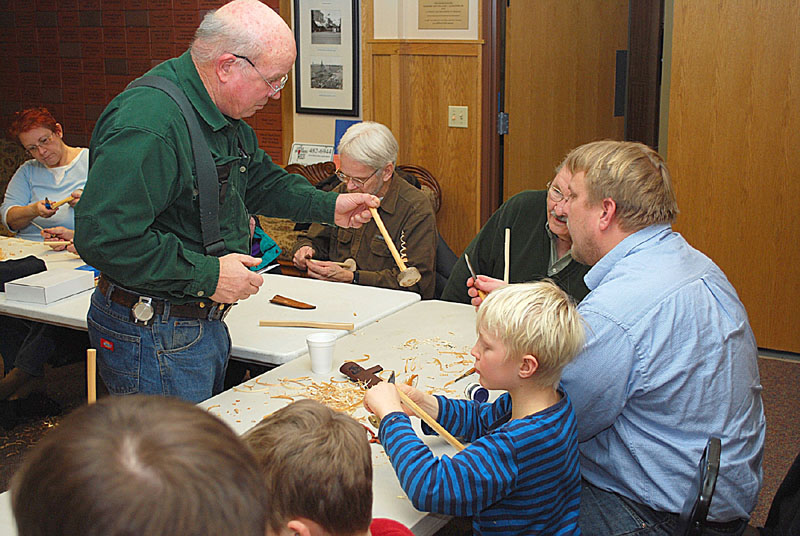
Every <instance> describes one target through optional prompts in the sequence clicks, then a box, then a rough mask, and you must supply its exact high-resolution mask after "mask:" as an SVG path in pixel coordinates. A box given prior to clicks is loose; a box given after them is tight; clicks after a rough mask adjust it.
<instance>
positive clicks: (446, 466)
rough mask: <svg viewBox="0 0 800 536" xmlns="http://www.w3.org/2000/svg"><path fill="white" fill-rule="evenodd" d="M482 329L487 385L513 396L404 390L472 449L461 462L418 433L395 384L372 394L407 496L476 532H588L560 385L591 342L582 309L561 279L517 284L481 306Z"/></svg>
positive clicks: (479, 352)
mask: <svg viewBox="0 0 800 536" xmlns="http://www.w3.org/2000/svg"><path fill="white" fill-rule="evenodd" d="M477 331H478V340H477V342H476V343H475V346H474V347H473V348H472V355H473V356H474V357H475V368H476V371H477V373H478V374H479V375H480V382H481V384H482V385H483V386H484V387H486V388H488V389H497V390H503V391H506V393H504V394H502V395H500V397H498V398H497V400H496V401H495V402H491V403H489V402H487V403H480V402H475V401H469V400H454V399H449V398H446V397H443V396H432V395H428V394H425V393H423V392H422V391H419V390H417V389H414V388H412V387H408V386H404V385H402V386H401V385H398V386H397V388H400V389H403V391H405V392H406V394H408V395H409V396H410V397H411V398H412V399H413V400H414V401H415V402H416V403H417V404H419V405H420V406H421V407H422V408H423V409H424V410H425V411H426V412H428V413H429V414H430V415H431V416H433V417H434V418H435V419H436V420H437V421H438V422H439V423H440V424H441V425H442V426H443V427H444V428H445V429H447V430H448V431H449V432H451V433H452V434H454V435H456V436H459V437H462V438H464V439H465V440H466V441H469V442H471V443H472V444H471V445H469V446H467V448H465V449H464V450H463V451H461V452H459V453H458V454H456V455H455V456H452V457H450V456H442V457H441V458H438V459H437V458H436V457H435V456H434V455H433V453H432V452H431V451H430V449H429V448H428V447H427V446H426V445H425V444H424V443H423V442H422V440H420V439H419V438H418V437H417V436H416V434H415V433H414V430H413V428H412V427H411V421H410V420H409V418H408V415H411V414H412V413H410V411H409V410H406V409H405V408H404V407H403V406H402V405H401V402H400V397H399V395H398V394H397V391H396V387H395V386H394V385H391V384H388V383H385V382H383V383H380V384H378V385H376V386H375V387H373V388H372V389H370V390H369V391H368V392H367V395H366V397H365V400H364V401H365V405H366V406H367V409H369V410H370V411H372V412H373V413H375V414H376V415H377V416H378V417H380V418H381V425H380V440H381V443H382V444H383V446H384V448H385V449H386V453H387V454H388V455H389V458H390V459H391V462H392V465H393V466H394V468H395V471H396V472H397V476H398V478H399V479H400V483H401V485H402V486H403V489H404V490H405V491H406V493H407V494H408V496H409V498H410V499H411V501H412V503H413V504H414V506H415V507H416V508H418V509H420V510H423V511H427V512H435V513H440V514H447V515H454V516H472V517H473V530H474V532H475V533H476V534H560V535H561V534H580V531H579V529H578V512H579V502H580V487H581V482H580V470H579V466H578V440H577V434H576V427H575V416H574V413H573V411H572V404H571V403H570V400H569V397H568V396H567V395H566V393H565V392H564V391H563V390H562V389H561V388H560V387H559V380H560V377H561V370H562V369H563V368H564V366H565V365H566V364H567V363H568V362H569V361H570V360H571V359H572V358H573V357H574V356H575V355H576V354H577V353H578V352H579V351H580V349H581V347H582V345H583V340H584V333H583V326H582V322H581V319H580V316H579V315H578V313H577V310H576V308H575V305H574V303H573V302H572V301H571V299H570V298H569V297H568V296H567V295H566V294H565V293H564V291H563V290H561V289H559V288H558V287H557V286H556V285H555V284H554V283H552V282H551V281H540V282H537V283H524V284H517V285H510V286H508V287H505V288H503V289H500V290H498V291H495V292H493V293H492V294H490V295H489V297H488V298H487V299H486V300H485V301H484V302H483V304H482V305H481V306H480V308H479V309H478V318H477ZM423 429H424V430H425V431H426V433H430V429H429V428H427V427H426V426H423Z"/></svg>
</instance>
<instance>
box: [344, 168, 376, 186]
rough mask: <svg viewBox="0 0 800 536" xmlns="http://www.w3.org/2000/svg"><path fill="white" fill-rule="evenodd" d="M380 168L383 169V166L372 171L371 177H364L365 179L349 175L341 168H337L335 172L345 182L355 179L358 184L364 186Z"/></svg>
mask: <svg viewBox="0 0 800 536" xmlns="http://www.w3.org/2000/svg"><path fill="white" fill-rule="evenodd" d="M379 169H381V168H378V169H376V170H375V171H373V172H372V173H370V174H369V177H364V178H363V179H361V178H358V177H353V176H352V175H347V174H346V173H345V172H343V171H342V170H341V169H337V170H336V172H335V173H336V176H337V177H339V180H340V181H342V182H344V183H348V182H350V181H353V182H354V183H355V184H356V186H359V187H360V186H364V185H365V184H366V183H367V181H368V180H370V179H371V178H372V176H373V175H375V174H376V173H377V172H378V170H379Z"/></svg>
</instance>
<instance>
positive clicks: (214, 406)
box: [206, 404, 220, 411]
mask: <svg viewBox="0 0 800 536" xmlns="http://www.w3.org/2000/svg"><path fill="white" fill-rule="evenodd" d="M218 407H220V406H219V404H214V405H213V406H208V407H207V408H206V411H211V410H212V409H214V408H218Z"/></svg>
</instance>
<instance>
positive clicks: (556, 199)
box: [547, 181, 567, 205]
mask: <svg viewBox="0 0 800 536" xmlns="http://www.w3.org/2000/svg"><path fill="white" fill-rule="evenodd" d="M552 184H553V181H550V182H548V183H547V195H549V196H550V200H551V201H552V202H553V203H555V204H556V205H557V204H559V203H560V202H562V201H564V200H565V199H566V198H567V196H566V195H564V192H562V191H561V190H559V189H558V186H552Z"/></svg>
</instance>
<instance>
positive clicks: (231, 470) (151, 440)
mask: <svg viewBox="0 0 800 536" xmlns="http://www.w3.org/2000/svg"><path fill="white" fill-rule="evenodd" d="M255 463H256V462H255V459H254V458H253V456H252V454H251V453H250V451H249V450H248V449H247V447H245V446H244V445H243V444H242V442H241V441H240V440H239V438H238V437H237V436H236V434H235V433H234V432H233V431H232V430H231V429H230V428H229V427H228V426H227V425H226V424H225V423H223V422H222V421H220V420H219V419H217V418H216V417H214V416H213V415H210V414H209V413H208V412H207V411H205V410H202V409H200V408H198V407H197V406H195V405H193V404H189V403H188V402H183V401H180V400H177V399H174V398H164V397H156V396H138V395H137V396H124V397H108V398H105V399H103V400H101V401H99V402H97V403H96V404H91V405H88V406H83V407H81V408H78V409H76V410H75V411H74V412H72V413H71V414H69V415H68V416H67V417H65V418H64V420H63V421H61V423H60V424H58V426H56V427H55V428H54V429H52V430H51V431H49V432H48V433H47V434H46V435H45V436H44V438H43V439H42V440H41V441H40V442H39V443H38V444H37V445H36V446H35V447H34V449H33V450H32V451H31V453H30V454H29V455H28V456H27V458H26V459H25V463H24V464H23V466H22V467H21V468H20V469H19V471H17V473H16V474H15V475H14V478H13V480H12V483H11V502H12V508H13V511H14V517H15V519H16V521H17V528H18V530H19V534H20V536H38V535H60V534H65V535H66V534H81V535H82V536H94V535H97V536H100V535H103V536H115V535H116V536H122V535H129V534H148V535H155V536H162V535H163V536H167V535H175V534H193V535H198V536H199V535H206V534H207V535H209V536H210V535H216V534H237V535H238V534H242V535H253V536H256V535H258V536H263V534H264V530H265V527H266V509H267V508H268V503H267V500H266V497H267V496H266V494H265V490H264V486H263V482H262V480H261V477H260V474H259V473H258V471H257V469H256V466H255Z"/></svg>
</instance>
